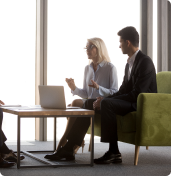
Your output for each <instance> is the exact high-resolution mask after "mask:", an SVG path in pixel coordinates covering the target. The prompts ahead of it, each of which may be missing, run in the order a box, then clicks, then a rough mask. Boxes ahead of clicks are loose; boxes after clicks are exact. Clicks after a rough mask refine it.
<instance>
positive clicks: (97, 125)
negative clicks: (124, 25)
mask: <svg viewBox="0 0 171 176" xmlns="http://www.w3.org/2000/svg"><path fill="white" fill-rule="evenodd" d="M116 118H117V131H119V132H123V133H127V132H135V131H136V112H131V113H128V114H127V115H125V116H119V115H117V116H116ZM87 133H88V134H90V128H89V129H88V132H87ZM94 135H95V136H101V116H100V114H95V117H94Z"/></svg>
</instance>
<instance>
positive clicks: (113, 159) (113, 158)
mask: <svg viewBox="0 0 171 176" xmlns="http://www.w3.org/2000/svg"><path fill="white" fill-rule="evenodd" d="M94 163H95V164H110V163H122V156H121V154H120V153H119V154H113V153H112V152H110V151H107V152H106V153H105V154H104V155H103V156H102V157H100V158H98V159H94Z"/></svg>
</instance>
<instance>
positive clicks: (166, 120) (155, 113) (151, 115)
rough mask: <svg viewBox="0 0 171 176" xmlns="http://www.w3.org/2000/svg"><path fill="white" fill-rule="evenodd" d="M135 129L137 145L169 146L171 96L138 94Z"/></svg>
mask: <svg viewBox="0 0 171 176" xmlns="http://www.w3.org/2000/svg"><path fill="white" fill-rule="evenodd" d="M136 127H137V130H136V141H135V143H136V144H137V145H139V146H143V145H144V146H146V145H149V146H170V145H171V94H162V93H161V94H160V93H157V94H156V93H153V94H151V93H143V94H140V95H139V96H138V107H137V121H136Z"/></svg>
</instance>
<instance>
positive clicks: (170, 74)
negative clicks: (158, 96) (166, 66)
mask: <svg viewBox="0 0 171 176" xmlns="http://www.w3.org/2000/svg"><path fill="white" fill-rule="evenodd" d="M156 79H157V92H158V93H168V94H170V93H171V71H166V72H159V73H157V75H156Z"/></svg>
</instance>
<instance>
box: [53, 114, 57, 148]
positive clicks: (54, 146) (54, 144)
mask: <svg viewBox="0 0 171 176" xmlns="http://www.w3.org/2000/svg"><path fill="white" fill-rule="evenodd" d="M53 149H54V151H55V150H56V117H54V138H53Z"/></svg>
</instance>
